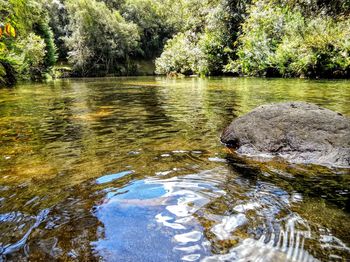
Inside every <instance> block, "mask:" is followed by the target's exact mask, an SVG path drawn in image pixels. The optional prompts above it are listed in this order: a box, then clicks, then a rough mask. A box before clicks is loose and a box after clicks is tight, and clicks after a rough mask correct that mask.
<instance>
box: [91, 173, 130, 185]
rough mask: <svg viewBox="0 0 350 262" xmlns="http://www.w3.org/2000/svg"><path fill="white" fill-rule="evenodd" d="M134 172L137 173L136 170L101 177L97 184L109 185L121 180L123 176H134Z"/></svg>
mask: <svg viewBox="0 0 350 262" xmlns="http://www.w3.org/2000/svg"><path fill="white" fill-rule="evenodd" d="M134 172H135V171H134V170H127V171H122V172H119V173H116V174H111V175H105V176H101V177H100V178H97V179H96V183H97V184H104V183H109V182H112V181H114V180H116V179H119V178H121V177H123V176H126V175H130V174H133V173H134Z"/></svg>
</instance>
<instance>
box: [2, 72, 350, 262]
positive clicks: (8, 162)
mask: <svg viewBox="0 0 350 262" xmlns="http://www.w3.org/2000/svg"><path fill="white" fill-rule="evenodd" d="M291 100H298V101H306V102H313V103H315V104H317V105H320V106H323V107H326V108H329V109H332V110H335V111H337V112H339V113H342V114H344V115H348V116H349V115H350V81H346V80H335V81H331V80H302V79H257V78H207V79H200V78H185V79H177V80H174V79H166V78H154V77H133V78H132V77H130V78H103V79H65V80H56V81H51V82H48V83H37V84H20V85H17V86H16V87H14V88H11V89H0V181H1V182H0V254H1V257H0V260H5V261H27V260H30V261H39V260H40V261H54V260H59V261H63V260H64V261H201V260H204V261H258V260H259V259H260V260H259V261H288V260H289V261H317V260H320V261H345V260H346V259H350V214H349V212H350V202H349V196H350V193H349V190H350V174H349V170H342V169H334V170H329V169H327V168H325V167H317V166H300V165H294V164H288V163H284V162H283V161H279V160H274V161H271V162H269V163H258V162H256V161H254V160H251V159H243V158H241V157H239V156H236V155H233V154H231V153H230V152H229V151H228V150H227V149H226V148H225V147H224V146H223V145H222V144H221V143H220V141H219V136H220V132H221V131H222V130H223V128H224V127H225V126H227V125H228V124H229V123H230V122H231V121H232V120H233V119H234V118H235V117H238V116H240V115H243V114H245V113H247V112H249V111H250V110H252V109H253V108H255V107H256V106H259V105H261V104H265V103H271V102H281V101H291Z"/></svg>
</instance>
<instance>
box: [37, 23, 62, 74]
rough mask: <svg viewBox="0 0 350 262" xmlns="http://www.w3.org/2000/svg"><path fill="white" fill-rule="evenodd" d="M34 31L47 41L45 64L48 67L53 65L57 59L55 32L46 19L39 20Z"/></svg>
mask: <svg viewBox="0 0 350 262" xmlns="http://www.w3.org/2000/svg"><path fill="white" fill-rule="evenodd" d="M33 29H34V32H35V33H36V34H37V35H39V36H40V37H41V38H43V40H44V42H45V49H46V56H45V61H44V66H45V67H46V68H49V67H52V66H54V65H55V63H56V61H57V54H56V46H55V43H54V37H53V33H52V31H51V28H50V27H49V25H48V23H47V22H46V21H43V20H42V21H39V22H38V23H36V24H34V26H33Z"/></svg>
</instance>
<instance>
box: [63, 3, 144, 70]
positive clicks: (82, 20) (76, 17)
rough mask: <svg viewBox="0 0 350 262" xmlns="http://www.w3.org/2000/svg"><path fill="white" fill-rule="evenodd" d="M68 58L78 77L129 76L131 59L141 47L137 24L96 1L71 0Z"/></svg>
mask: <svg viewBox="0 0 350 262" xmlns="http://www.w3.org/2000/svg"><path fill="white" fill-rule="evenodd" d="M67 10H68V14H69V19H70V22H69V26H68V28H69V30H70V32H71V35H70V36H69V37H67V38H66V40H65V41H66V44H67V46H68V48H69V52H68V58H69V61H70V62H71V63H72V64H73V66H74V70H75V72H76V73H77V74H78V75H81V76H86V75H107V74H109V73H120V74H127V73H128V70H129V57H130V55H131V54H132V53H133V51H134V50H135V49H136V48H137V47H138V44H139V39H140V36H139V32H138V30H137V26H136V25H135V24H134V23H131V22H126V21H125V19H124V18H123V17H122V16H121V15H120V13H119V12H118V11H116V10H113V9H112V10H111V9H109V8H108V7H107V6H106V4H105V3H104V2H97V1H95V0H77V1H75V0H74V1H73V0H68V1H67Z"/></svg>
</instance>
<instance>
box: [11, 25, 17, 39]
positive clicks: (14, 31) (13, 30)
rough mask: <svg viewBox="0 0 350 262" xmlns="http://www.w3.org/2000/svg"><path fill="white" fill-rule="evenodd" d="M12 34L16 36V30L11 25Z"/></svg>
mask: <svg viewBox="0 0 350 262" xmlns="http://www.w3.org/2000/svg"><path fill="white" fill-rule="evenodd" d="M10 34H11V36H12V37H16V30H15V28H14V27H12V26H11V29H10Z"/></svg>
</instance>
